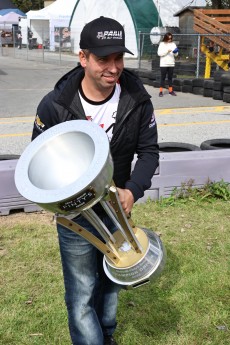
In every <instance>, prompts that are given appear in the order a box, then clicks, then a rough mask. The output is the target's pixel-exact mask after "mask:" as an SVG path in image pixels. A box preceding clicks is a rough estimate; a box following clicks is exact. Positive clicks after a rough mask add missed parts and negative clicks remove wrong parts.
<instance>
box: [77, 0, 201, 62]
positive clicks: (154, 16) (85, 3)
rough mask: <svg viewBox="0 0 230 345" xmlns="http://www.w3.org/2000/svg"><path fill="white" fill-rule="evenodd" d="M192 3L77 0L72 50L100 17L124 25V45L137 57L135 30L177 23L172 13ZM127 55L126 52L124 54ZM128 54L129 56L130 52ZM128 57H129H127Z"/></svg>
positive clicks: (175, 24)
mask: <svg viewBox="0 0 230 345" xmlns="http://www.w3.org/2000/svg"><path fill="white" fill-rule="evenodd" d="M195 2H196V5H198V3H199V5H205V4H206V2H205V0H195ZM190 4H191V1H189V0H170V1H169V2H166V1H165V0H152V1H151V0H139V2H134V1H133V0H116V1H114V0H107V1H104V0H79V1H77V2H76V5H75V8H74V11H73V15H72V18H71V32H72V34H73V33H74V35H73V40H74V52H75V53H77V52H78V50H79V41H80V32H81V30H82V28H83V26H84V25H85V24H86V23H87V22H89V21H91V20H93V19H95V18H97V17H99V16H105V17H111V18H114V19H116V20H118V21H119V22H120V23H121V24H122V25H123V26H124V28H125V33H126V46H127V48H128V49H129V50H131V51H132V52H133V53H134V56H133V57H137V56H138V31H143V30H144V31H145V30H147V31H145V32H149V33H150V31H151V29H152V27H154V26H158V25H159V26H170V27H172V26H177V27H178V25H179V18H178V17H174V16H173V15H174V13H176V12H178V11H179V10H181V9H182V8H184V7H186V6H188V5H190ZM127 56H128V55H127ZM129 56H130V55H129ZM130 57H131V56H130Z"/></svg>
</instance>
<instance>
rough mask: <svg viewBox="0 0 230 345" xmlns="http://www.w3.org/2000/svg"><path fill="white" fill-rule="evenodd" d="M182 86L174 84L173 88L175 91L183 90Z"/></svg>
mask: <svg viewBox="0 0 230 345" xmlns="http://www.w3.org/2000/svg"><path fill="white" fill-rule="evenodd" d="M181 88H182V86H180V85H173V90H174V91H181Z"/></svg>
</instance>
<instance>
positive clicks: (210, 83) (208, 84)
mask: <svg viewBox="0 0 230 345" xmlns="http://www.w3.org/2000/svg"><path fill="white" fill-rule="evenodd" d="M213 87H214V79H212V78H210V79H205V80H204V92H203V96H204V97H211V98H212V97H213Z"/></svg>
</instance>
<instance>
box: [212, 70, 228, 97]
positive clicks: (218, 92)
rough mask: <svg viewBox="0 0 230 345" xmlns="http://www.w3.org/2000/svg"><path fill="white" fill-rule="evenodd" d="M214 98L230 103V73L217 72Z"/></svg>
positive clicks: (215, 74)
mask: <svg viewBox="0 0 230 345" xmlns="http://www.w3.org/2000/svg"><path fill="white" fill-rule="evenodd" d="M212 98H213V99H217V100H223V101H224V102H227V103H230V71H229V72H225V71H216V72H215V73H214V83H213V96H212Z"/></svg>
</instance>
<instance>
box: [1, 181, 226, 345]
mask: <svg viewBox="0 0 230 345" xmlns="http://www.w3.org/2000/svg"><path fill="white" fill-rule="evenodd" d="M212 188H213V189H214V190H215V191H216V189H219V188H220V184H218V185H214V186H212ZM189 189H190V192H188V190H189ZM204 189H205V188H204ZM228 190H229V188H226V185H222V194H221V197H220V198H219V197H216V196H214V194H213V191H212V192H209V193H210V195H209V196H208V195H207V193H206V194H205V193H204V192H203V193H201V194H202V195H200V191H194V189H193V188H191V186H182V189H181V190H180V191H175V192H174V196H172V197H170V198H169V199H164V200H161V201H159V202H153V201H148V202H146V203H145V204H137V205H135V207H134V211H133V215H132V218H133V220H134V222H135V223H136V224H138V225H139V226H143V227H147V228H151V229H153V230H154V231H156V232H157V233H158V234H159V235H160V236H161V238H162V241H163V243H164V244H165V247H166V249H167V264H166V267H165V270H164V272H163V274H162V275H161V277H160V278H158V280H156V281H155V282H153V283H151V284H148V285H145V286H142V287H140V288H138V289H135V290H129V291H126V290H122V292H121V293H120V299H119V308H118V316H117V321H118V327H117V330H116V333H115V337H116V339H117V341H118V344H119V345H228V344H230V332H229V327H230V325H229V311H230V284H229V283H230V280H229V256H230V236H229V235H230V197H229V198H228V197H227V199H225V198H224V197H223V195H225V194H226V193H227V191H228ZM185 191H186V193H185ZM192 193H193V194H192ZM176 195H177V197H176ZM204 195H206V197H204ZM0 230H1V247H0V254H1V311H0V313H1V314H0V319H1V333H0V344H2V345H6V344H9V345H35V344H36V345H56V344H60V345H67V344H70V340H69V333H68V328H67V315H66V310H65V305H64V300H63V295H64V289H63V281H62V271H61V265H60V258H59V250H58V242H57V235H56V231H55V224H54V223H53V221H52V215H51V214H49V213H47V212H41V213H33V214H25V213H18V214H12V215H10V216H6V217H4V216H3V217H1V218H0Z"/></svg>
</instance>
